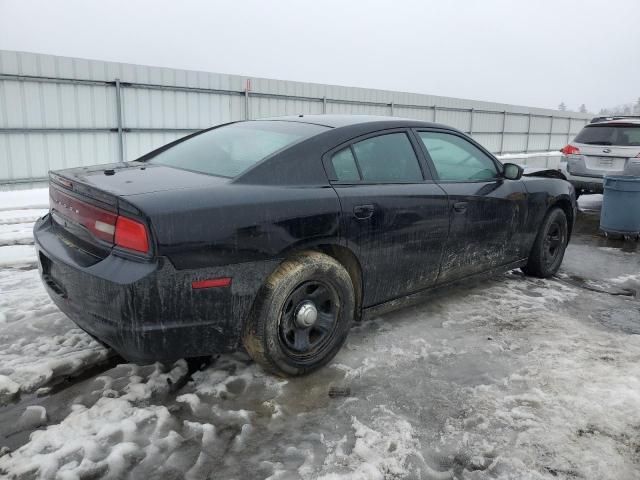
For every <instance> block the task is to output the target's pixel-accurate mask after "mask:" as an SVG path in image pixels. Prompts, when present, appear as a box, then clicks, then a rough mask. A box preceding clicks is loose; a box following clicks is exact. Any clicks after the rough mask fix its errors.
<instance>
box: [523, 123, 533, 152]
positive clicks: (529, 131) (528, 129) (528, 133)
mask: <svg viewBox="0 0 640 480" xmlns="http://www.w3.org/2000/svg"><path fill="white" fill-rule="evenodd" d="M530 138H531V114H529V122H528V123H527V146H526V147H525V149H524V153H528V152H529V139H530Z"/></svg>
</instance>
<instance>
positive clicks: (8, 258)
mask: <svg viewBox="0 0 640 480" xmlns="http://www.w3.org/2000/svg"><path fill="white" fill-rule="evenodd" d="M36 262H37V258H36V251H35V249H34V248H33V245H5V246H0V267H23V266H35V265H36Z"/></svg>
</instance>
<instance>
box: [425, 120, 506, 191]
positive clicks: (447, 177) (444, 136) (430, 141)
mask: <svg viewBox="0 0 640 480" xmlns="http://www.w3.org/2000/svg"><path fill="white" fill-rule="evenodd" d="M418 135H419V137H420V140H422V143H423V144H424V146H425V147H426V149H427V152H429V156H430V157H431V160H432V161H433V164H434V166H435V168H436V172H437V173H438V177H439V178H440V180H443V181H453V182H456V181H457V182H468V181H486V180H492V179H494V178H496V177H497V175H498V170H497V169H496V165H495V163H494V161H493V160H492V159H491V158H490V157H489V156H488V155H486V154H485V153H484V152H483V151H482V150H480V149H479V148H478V147H476V146H475V145H473V144H472V143H471V142H468V141H467V140H465V139H464V138H462V137H459V136H457V135H451V134H449V133H440V132H418Z"/></svg>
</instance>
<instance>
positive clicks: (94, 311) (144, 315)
mask: <svg viewBox="0 0 640 480" xmlns="http://www.w3.org/2000/svg"><path fill="white" fill-rule="evenodd" d="M34 239H35V244H36V248H37V250H38V257H39V268H40V274H41V277H42V279H43V283H44V285H45V288H46V290H47V292H48V293H49V295H50V296H51V298H52V300H53V301H54V302H55V304H56V305H57V306H58V307H59V308H60V310H62V311H63V312H64V313H65V314H66V315H67V316H68V317H69V318H70V319H71V320H73V321H74V322H75V323H76V324H77V325H78V326H79V327H80V328H82V329H83V330H85V331H86V332H87V333H89V334H91V335H93V336H94V337H96V338H97V339H98V340H100V341H102V342H104V343H106V344H107V345H109V346H110V347H112V348H113V349H114V350H115V351H116V352H118V353H119V354H120V355H121V356H123V357H124V358H126V359H127V360H129V361H134V362H140V363H145V362H152V361H160V360H162V361H169V360H175V359H178V358H183V357H194V356H200V355H210V354H213V353H219V352H227V351H232V350H234V349H236V348H237V347H238V344H239V340H240V333H241V328H242V324H243V322H244V320H245V319H246V317H247V315H248V313H249V310H250V308H251V305H252V304H253V300H254V298H255V295H256V293H257V291H258V290H259V288H260V286H261V285H262V283H263V281H264V279H265V278H266V277H267V276H268V274H269V273H270V271H271V269H273V268H274V267H273V265H271V264H270V263H269V262H247V263H242V264H236V265H230V266H224V267H214V268H206V269H197V270H176V269H175V268H174V267H173V265H172V264H171V262H170V261H169V260H168V259H167V258H165V257H158V258H157V259H155V260H153V261H148V262H145V261H137V260H132V259H127V258H123V257H121V256H118V255H116V254H114V253H112V254H110V255H109V256H107V257H106V258H104V259H103V260H100V261H98V262H97V263H94V264H93V265H87V266H83V265H81V264H79V263H78V262H77V261H76V259H75V258H74V252H73V247H72V246H71V245H69V244H68V242H65V241H64V240H63V239H62V238H61V237H60V236H59V235H57V234H56V232H55V227H54V226H53V225H52V222H51V221H50V220H49V217H48V216H45V217H43V218H42V219H40V220H38V222H36V224H35V226H34ZM219 277H231V278H232V283H231V285H230V286H228V287H222V288H205V289H195V290H194V289H193V288H192V286H191V283H192V282H193V281H195V280H202V279H208V278H219Z"/></svg>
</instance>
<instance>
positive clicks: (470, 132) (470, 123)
mask: <svg viewBox="0 0 640 480" xmlns="http://www.w3.org/2000/svg"><path fill="white" fill-rule="evenodd" d="M469 135H470V136H471V135H473V108H472V109H470V110H469Z"/></svg>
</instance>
